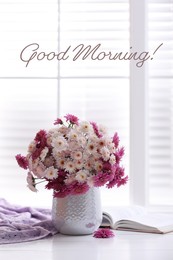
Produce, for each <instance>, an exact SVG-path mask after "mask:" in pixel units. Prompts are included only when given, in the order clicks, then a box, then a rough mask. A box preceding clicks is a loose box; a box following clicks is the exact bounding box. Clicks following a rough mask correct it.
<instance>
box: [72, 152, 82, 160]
mask: <svg viewBox="0 0 173 260" xmlns="http://www.w3.org/2000/svg"><path fill="white" fill-rule="evenodd" d="M73 158H74V160H81V159H82V152H81V151H75V152H74V153H73Z"/></svg>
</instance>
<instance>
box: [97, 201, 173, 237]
mask: <svg viewBox="0 0 173 260" xmlns="http://www.w3.org/2000/svg"><path fill="white" fill-rule="evenodd" d="M107 212H109V213H107ZM101 226H102V227H110V228H112V229H116V230H126V231H135V232H146V233H156V234H165V233H168V232H172V231H173V214H158V213H147V211H146V210H145V209H144V208H143V207H140V206H133V207H112V208H111V207H110V208H107V209H106V211H105V212H103V220H102V224H101Z"/></svg>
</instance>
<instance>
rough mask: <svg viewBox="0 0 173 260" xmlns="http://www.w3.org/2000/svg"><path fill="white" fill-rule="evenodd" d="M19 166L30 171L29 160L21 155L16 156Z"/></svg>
mask: <svg viewBox="0 0 173 260" xmlns="http://www.w3.org/2000/svg"><path fill="white" fill-rule="evenodd" d="M15 158H16V160H17V163H18V165H19V166H20V167H21V168H23V169H25V170H26V169H28V160H27V158H26V157H25V156H22V155H21V154H17V155H16V156H15Z"/></svg>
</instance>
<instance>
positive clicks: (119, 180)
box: [106, 166, 128, 189]
mask: <svg viewBox="0 0 173 260" xmlns="http://www.w3.org/2000/svg"><path fill="white" fill-rule="evenodd" d="M127 181H128V176H125V177H124V168H122V167H120V166H118V167H117V169H116V171H115V174H114V178H113V179H112V180H111V181H110V182H109V183H108V184H107V185H106V187H107V188H108V189H109V188H113V187H114V186H115V185H117V187H120V186H121V185H125V184H126V183H127Z"/></svg>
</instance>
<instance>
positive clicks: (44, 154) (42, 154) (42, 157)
mask: <svg viewBox="0 0 173 260" xmlns="http://www.w3.org/2000/svg"><path fill="white" fill-rule="evenodd" d="M48 151H49V149H48V148H47V147H45V148H44V149H43V150H42V151H41V154H40V159H41V161H42V162H43V161H44V159H45V158H46V155H47V153H48Z"/></svg>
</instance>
